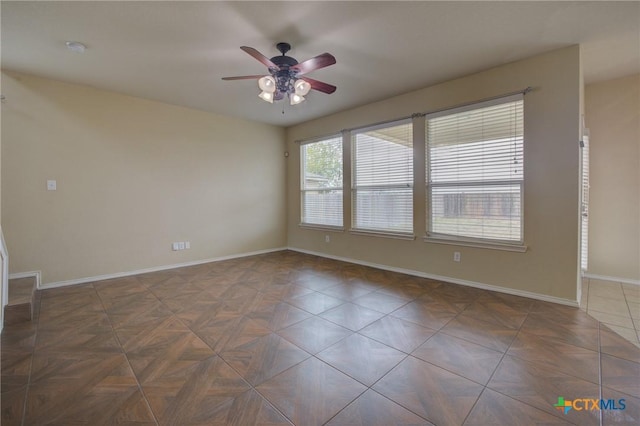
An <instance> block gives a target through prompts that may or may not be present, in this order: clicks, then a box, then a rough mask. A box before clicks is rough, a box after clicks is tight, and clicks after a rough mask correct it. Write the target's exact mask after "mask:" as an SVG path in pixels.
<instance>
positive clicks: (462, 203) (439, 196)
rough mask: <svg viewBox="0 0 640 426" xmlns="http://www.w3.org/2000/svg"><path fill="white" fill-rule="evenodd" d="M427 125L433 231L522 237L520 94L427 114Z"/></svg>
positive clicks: (495, 238)
mask: <svg viewBox="0 0 640 426" xmlns="http://www.w3.org/2000/svg"><path fill="white" fill-rule="evenodd" d="M426 126H427V128H426V135H427V149H426V155H427V158H426V164H427V192H428V200H427V203H428V206H427V211H428V212H429V214H428V218H427V220H428V224H427V225H428V227H427V229H428V230H429V234H430V235H433V236H445V237H446V236H454V237H464V238H472V239H482V240H492V241H504V242H508V243H516V242H517V243H520V242H522V240H523V237H522V186H523V161H524V154H523V127H524V117H523V99H522V95H518V96H514V97H510V98H509V99H502V100H500V101H498V103H497V104H496V101H492V102H490V103H484V104H479V105H475V106H473V107H471V108H465V109H464V110H462V111H449V112H447V113H445V114H439V115H437V116H435V115H434V116H433V117H429V116H427V120H426Z"/></svg>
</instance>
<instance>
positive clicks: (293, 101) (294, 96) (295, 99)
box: [289, 93, 304, 105]
mask: <svg viewBox="0 0 640 426" xmlns="http://www.w3.org/2000/svg"><path fill="white" fill-rule="evenodd" d="M289 101H290V103H291V105H298V104H299V103H300V102H304V96H300V95H298V94H297V93H292V94H290V95H289Z"/></svg>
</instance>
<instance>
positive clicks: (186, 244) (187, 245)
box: [184, 241, 191, 250]
mask: <svg viewBox="0 0 640 426" xmlns="http://www.w3.org/2000/svg"><path fill="white" fill-rule="evenodd" d="M184 248H185V249H187V250H188V249H190V248H191V242H190V241H185V242H184Z"/></svg>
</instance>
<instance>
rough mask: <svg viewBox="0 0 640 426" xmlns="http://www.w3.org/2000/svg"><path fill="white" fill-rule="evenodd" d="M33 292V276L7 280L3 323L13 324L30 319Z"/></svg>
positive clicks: (34, 284)
mask: <svg viewBox="0 0 640 426" xmlns="http://www.w3.org/2000/svg"><path fill="white" fill-rule="evenodd" d="M35 294H36V278H35V277H26V278H15V279H12V280H9V301H8V303H7V306H5V308H4V323H5V324H15V323H19V322H25V321H31V319H32V318H33V304H34V299H35Z"/></svg>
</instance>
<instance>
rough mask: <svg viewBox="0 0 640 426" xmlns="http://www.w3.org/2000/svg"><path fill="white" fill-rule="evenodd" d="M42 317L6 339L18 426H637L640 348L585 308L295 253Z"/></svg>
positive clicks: (98, 292)
mask: <svg viewBox="0 0 640 426" xmlns="http://www.w3.org/2000/svg"><path fill="white" fill-rule="evenodd" d="M35 314H36V318H35V319H34V321H33V322H31V323H23V324H15V325H9V326H6V327H5V329H4V332H3V333H2V401H1V402H2V424H3V425H5V426H8V425H41V424H57V425H82V424H86V425H99V424H162V425H165V424H166V425H196V424H197V425H228V424H229V425H242V426H244V425H252V424H261V425H276V424H291V423H293V424H296V425H304V426H308V425H322V424H328V425H384V426H389V425H396V424H398V425H399V424H402V425H409V424H411V425H418V424H437V425H456V424H465V425H488V424H502V425H520V424H521V425H531V424H576V425H599V424H605V425H609V424H634V425H637V424H640V349H638V348H637V347H636V346H634V345H632V344H631V343H629V342H628V341H626V340H625V339H623V338H621V337H620V336H619V335H617V334H616V333H614V332H612V331H610V330H609V329H608V328H607V327H605V326H603V325H602V324H601V323H599V322H598V321H596V320H594V319H593V318H591V317H590V316H588V315H587V314H586V313H585V312H583V311H580V310H579V309H574V308H570V307H566V306H561V305H556V304H551V303H546V302H541V301H534V300H530V299H526V298H521V297H516V296H510V295H506V294H501V293H494V292H489V291H484V290H479V289H475V288H469V287H463V286H457V285H453V284H447V283H441V282H436V281H432V280H427V279H421V278H416V277H411V276H407V275H402V274H397V273H392V272H386V271H381V270H377V269H373V268H367V267H363V266H358V265H353V264H348V263H343V262H338V261H334V260H328V259H323V258H318V257H314V256H309V255H304V254H300V253H295V252H291V251H283V252H277V253H272V254H266V255H261V256H253V257H248V258H242V259H236V260H229V261H224V262H217V263H210V264H205V265H199V266H193V267H186V268H180V269H174V270H169V271H163V272H155V273H148V274H143V275H138V276H134V277H127V278H120V279H113V280H108V281H102V282H95V283H92V284H86V285H79V286H73V287H65V288H59V289H51V290H46V291H41V292H39V293H38V296H37V301H36V310H35ZM559 397H564V398H565V400H574V399H578V398H589V399H600V398H604V399H612V400H615V401H616V402H618V401H619V400H621V399H624V400H625V405H626V408H625V409H624V410H612V409H607V410H578V409H577V408H580V407H581V406H577V408H576V409H571V410H569V411H568V412H567V413H566V414H564V412H563V411H560V410H558V409H557V408H556V407H554V404H557V402H558V398H559ZM616 407H618V408H620V405H619V404H618V405H616ZM609 408H611V407H609Z"/></svg>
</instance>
